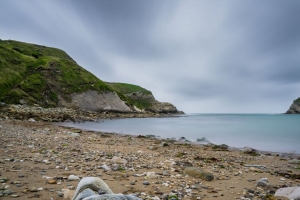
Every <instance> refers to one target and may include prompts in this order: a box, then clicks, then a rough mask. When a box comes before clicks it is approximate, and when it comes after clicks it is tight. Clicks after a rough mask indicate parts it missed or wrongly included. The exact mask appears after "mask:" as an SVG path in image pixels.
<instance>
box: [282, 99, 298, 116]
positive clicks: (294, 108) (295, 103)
mask: <svg viewBox="0 0 300 200" xmlns="http://www.w3.org/2000/svg"><path fill="white" fill-rule="evenodd" d="M285 114H300V97H299V98H298V99H296V100H294V101H293V103H292V105H291V106H290V108H289V109H288V111H286V113H285Z"/></svg>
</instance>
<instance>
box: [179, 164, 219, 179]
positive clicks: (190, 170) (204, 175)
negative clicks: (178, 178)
mask: <svg viewBox="0 0 300 200" xmlns="http://www.w3.org/2000/svg"><path fill="white" fill-rule="evenodd" d="M183 172H184V174H186V175H189V176H192V177H195V178H201V179H203V180H206V181H212V180H213V179H214V175H212V174H211V173H209V172H206V171H204V170H202V169H199V168H196V167H187V168H185V169H184V171H183Z"/></svg>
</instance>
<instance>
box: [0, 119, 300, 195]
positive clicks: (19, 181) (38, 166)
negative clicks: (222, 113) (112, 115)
mask: <svg viewBox="0 0 300 200" xmlns="http://www.w3.org/2000/svg"><path fill="white" fill-rule="evenodd" d="M0 133H1V140H0V142H1V143H0V145H1V148H0V174H1V175H0V176H1V179H0V181H1V192H0V194H1V195H2V197H1V198H2V199H10V198H13V197H15V198H18V199H32V198H38V199H71V197H72V193H74V191H75V189H76V186H77V184H78V182H79V180H80V179H82V178H83V177H99V178H101V179H102V180H104V181H105V182H106V183H107V185H108V186H109V187H110V188H111V189H112V191H113V192H114V193H123V194H132V193H134V194H136V195H137V196H138V197H140V198H142V199H168V198H169V197H172V195H174V196H176V197H177V198H178V199H216V198H217V199H247V198H250V199H263V198H265V199H268V198H271V197H272V195H273V194H274V193H275V192H276V190H277V189H279V188H281V187H288V186H298V185H299V184H300V170H299V165H300V164H299V155H295V154H293V155H292V154H280V155H279V154H276V153H273V154H272V153H265V154H261V153H259V152H256V151H254V150H253V151H252V150H251V149H248V151H240V150H236V149H227V147H226V146H217V145H211V144H210V145H202V146H201V145H196V144H187V143H184V142H179V141H174V140H162V139H157V138H153V137H145V136H141V135H139V136H133V135H122V134H113V133H104V132H96V131H84V130H79V129H75V128H68V127H61V126H58V125H54V124H51V123H48V122H37V121H35V122H30V121H28V120H23V121H22V120H11V119H1V121H0ZM156 134H159V133H156ZM187 169H199V170H201V173H202V174H201V175H200V176H194V174H193V173H190V172H189V171H188V170H187ZM70 175H74V176H71V178H70ZM72 177H75V178H74V179H72ZM207 177H213V179H212V180H210V178H207ZM262 178H267V183H265V184H266V185H263V183H261V181H262V180H261V179H262ZM272 198H273V197H272ZM280 199H284V198H280Z"/></svg>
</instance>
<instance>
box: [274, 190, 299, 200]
mask: <svg viewBox="0 0 300 200" xmlns="http://www.w3.org/2000/svg"><path fill="white" fill-rule="evenodd" d="M275 196H276V197H287V198H288V199H290V200H300V187H287V188H280V189H278V190H277V191H276V193H275Z"/></svg>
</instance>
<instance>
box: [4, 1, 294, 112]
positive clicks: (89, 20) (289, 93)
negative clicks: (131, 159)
mask: <svg viewBox="0 0 300 200" xmlns="http://www.w3.org/2000/svg"><path fill="white" fill-rule="evenodd" d="M299 8H300V2H299V1H293V0H292V1H281V0H279V1H273V0H266V1H263V2H262V1H258V0H246V1H239V0H228V1H221V0H216V1H197V0H187V1H179V0H173V1H160V0H153V1H139V0H127V1H117V0H109V1H96V0H89V1H79V0H74V1H71V0H66V1H59V0H52V1H38V0H28V1H26V2H23V1H17V0H3V1H1V2H0V26H1V31H0V38H1V39H13V40H20V41H25V42H30V43H38V44H42V45H47V46H53V47H57V48H61V49H63V50H65V51H66V52H67V53H68V54H69V55H70V56H72V57H73V58H74V59H75V60H76V61H77V62H78V63H79V64H80V65H81V66H83V67H84V68H86V69H87V70H89V71H91V72H92V73H94V74H95V75H97V76H98V77H99V78H100V79H102V80H105V81H111V82H128V83H133V84H137V85H140V86H142V87H145V88H147V89H150V90H151V91H153V93H154V95H155V96H156V98H157V99H158V100H160V101H168V102H171V103H173V104H175V105H176V106H177V107H178V108H179V109H181V110H184V111H186V112H201V113H212V112H215V113H223V112H227V113H228V112H229V113H237V112H238V113H253V112H254V113H281V112H285V111H286V110H287V108H288V106H289V105H290V103H291V102H292V100H293V99H295V98H297V97H298V96H300V94H299V91H300V90H299V89H300V79H299V75H300V66H299V63H300V62H299V61H300V56H299V55H300V27H299V26H300V25H299V24H300V12H299Z"/></svg>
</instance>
